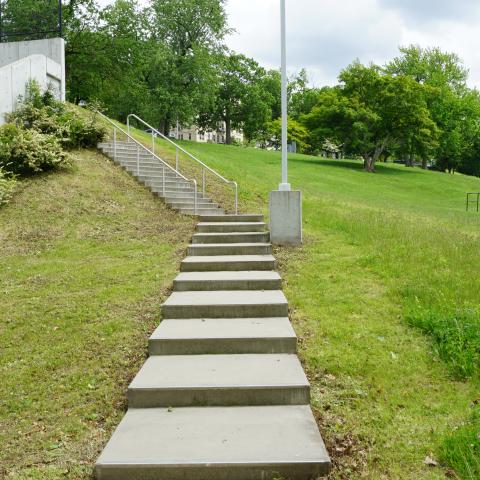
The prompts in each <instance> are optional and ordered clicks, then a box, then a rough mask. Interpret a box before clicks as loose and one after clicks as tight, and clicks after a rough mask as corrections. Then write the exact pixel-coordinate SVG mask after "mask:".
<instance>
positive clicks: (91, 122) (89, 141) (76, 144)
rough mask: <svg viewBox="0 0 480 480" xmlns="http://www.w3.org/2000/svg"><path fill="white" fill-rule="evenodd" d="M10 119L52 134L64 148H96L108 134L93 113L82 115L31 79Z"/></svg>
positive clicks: (21, 124)
mask: <svg viewBox="0 0 480 480" xmlns="http://www.w3.org/2000/svg"><path fill="white" fill-rule="evenodd" d="M7 120H8V121H9V122H10V123H15V124H16V125H20V126H22V127H24V128H26V129H33V130H36V131H38V132H40V133H43V134H47V135H53V136H54V137H55V138H57V139H58V140H59V142H60V143H61V145H62V147H63V148H66V149H72V148H94V147H96V146H97V144H98V143H99V142H101V141H102V140H103V139H104V138H105V135H106V130H105V128H104V127H103V126H102V125H100V124H97V122H96V119H95V116H94V114H93V113H92V114H91V115H90V118H83V117H81V116H80V115H78V114H77V112H75V111H74V110H73V109H72V108H70V107H68V106H67V105H66V104H63V103H61V102H59V101H57V100H55V98H54V97H53V95H52V93H51V92H50V91H48V90H47V91H46V92H45V93H43V94H42V93H41V92H40V88H39V87H38V84H37V83H35V82H30V83H29V84H28V86H27V96H26V97H25V99H24V100H22V101H21V102H20V104H19V106H18V108H17V109H16V111H15V112H13V113H12V114H10V115H8V117H7Z"/></svg>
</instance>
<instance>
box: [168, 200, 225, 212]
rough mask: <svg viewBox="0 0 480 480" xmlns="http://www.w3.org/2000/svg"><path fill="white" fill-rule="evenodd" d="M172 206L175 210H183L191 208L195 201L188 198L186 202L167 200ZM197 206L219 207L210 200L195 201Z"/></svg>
mask: <svg viewBox="0 0 480 480" xmlns="http://www.w3.org/2000/svg"><path fill="white" fill-rule="evenodd" d="M166 203H168V204H169V205H170V206H171V207H172V208H175V209H177V210H185V209H193V208H194V206H195V202H194V201H193V200H189V201H186V202H177V201H173V202H172V201H167V202H166ZM197 208H211V209H213V208H219V206H218V205H217V204H216V203H212V202H211V201H204V200H203V201H197Z"/></svg>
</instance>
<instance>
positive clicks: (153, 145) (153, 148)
mask: <svg viewBox="0 0 480 480" xmlns="http://www.w3.org/2000/svg"><path fill="white" fill-rule="evenodd" d="M152 152H153V154H154V155H155V133H153V131H152Z"/></svg>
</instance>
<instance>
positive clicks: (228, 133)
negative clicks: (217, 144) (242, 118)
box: [225, 117, 232, 145]
mask: <svg viewBox="0 0 480 480" xmlns="http://www.w3.org/2000/svg"><path fill="white" fill-rule="evenodd" d="M225 143H226V144H227V145H231V144H232V121H231V120H230V117H226V118H225Z"/></svg>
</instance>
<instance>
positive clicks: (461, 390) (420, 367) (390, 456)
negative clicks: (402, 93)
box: [138, 133, 480, 480]
mask: <svg viewBox="0 0 480 480" xmlns="http://www.w3.org/2000/svg"><path fill="white" fill-rule="evenodd" d="M138 138H140V139H142V134H139V133H138ZM143 139H145V140H146V137H143ZM183 145H184V146H185V147H187V148H188V149H189V150H190V151H192V152H193V153H195V154H196V155H198V157H199V158H200V159H202V160H204V161H205V162H206V163H208V165H210V166H212V167H214V168H216V169H218V170H219V171H220V172H221V173H222V174H223V175H225V176H226V177H227V178H231V179H236V180H238V182H239V186H240V198H241V205H242V210H243V211H262V212H264V213H266V214H267V213H268V212H267V207H268V202H267V198H268V192H269V191H270V190H272V189H274V188H276V186H277V185H278V183H279V180H280V178H279V176H280V155H279V154H278V153H274V152H265V151H259V150H254V149H245V148H240V147H225V146H218V145H213V144H208V145H205V144H197V143H191V142H183ZM157 149H158V151H159V152H160V154H161V155H162V156H163V157H164V158H165V159H167V160H169V161H170V162H172V163H173V159H174V155H173V150H172V149H171V148H170V147H168V146H166V145H165V144H164V143H163V142H158V144H157ZM289 168H290V181H291V183H292V185H293V186H294V187H300V188H301V189H302V191H303V195H304V227H305V231H304V233H305V244H304V246H303V248H301V249H279V250H278V251H277V252H276V254H277V256H278V258H279V260H280V268H281V272H282V275H283V278H284V281H285V289H286V294H287V297H288V299H289V301H290V306H291V317H292V320H293V322H294V325H295V328H296V331H297V333H298V335H299V337H300V341H301V356H302V358H303V360H304V364H305V367H306V370H307V371H308V373H309V376H310V379H311V381H312V392H313V406H314V408H315V410H316V412H317V415H318V419H319V422H320V424H321V426H322V432H323V435H324V437H325V438H326V441H327V443H328V445H329V448H330V452H331V453H332V456H333V457H334V462H335V465H336V469H335V470H334V472H333V473H332V475H331V478H332V479H354V478H369V479H441V478H452V477H453V478H462V479H469V480H470V479H472V480H473V479H478V478H480V437H479V434H480V421H479V417H480V415H478V413H477V412H475V410H478V408H479V407H478V403H479V401H480V396H479V392H480V379H479V367H480V319H479V312H480V310H479V308H480V295H479V292H480V262H479V254H480V235H479V227H480V215H478V214H476V213H473V212H470V213H466V212H465V204H464V202H465V193H466V192H467V191H480V180H479V179H477V178H471V177H466V176H462V175H446V174H441V173H435V172H427V171H422V170H421V169H408V168H405V167H404V166H399V165H392V164H387V165H384V164H381V165H379V166H378V169H377V170H378V171H377V173H376V174H367V173H365V172H364V171H363V170H362V165H361V163H360V162H357V161H348V160H345V161H337V160H321V159H317V158H312V157H308V156H303V155H292V156H291V157H290V165H289ZM216 188H217V187H216V184H215V183H213V182H212V183H211V189H210V193H211V194H213V196H215V195H216V193H217V191H216ZM207 191H208V189H207ZM447 327H448V329H449V330H448V331H447V330H446V328H447ZM445 332H447V333H445ZM452 445H453V446H454V447H455V448H453V447H452ZM430 460H432V461H430Z"/></svg>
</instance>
